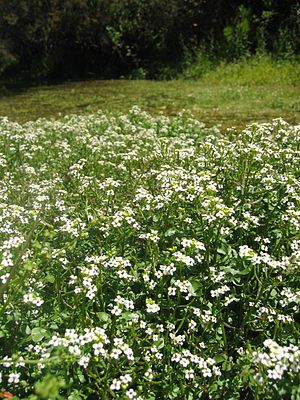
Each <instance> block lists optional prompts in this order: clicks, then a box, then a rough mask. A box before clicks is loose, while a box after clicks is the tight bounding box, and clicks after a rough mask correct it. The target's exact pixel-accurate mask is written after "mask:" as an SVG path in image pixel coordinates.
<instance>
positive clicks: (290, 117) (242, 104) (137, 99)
mask: <svg viewBox="0 0 300 400" xmlns="http://www.w3.org/2000/svg"><path fill="white" fill-rule="evenodd" d="M193 72H195V71H192V73H191V74H190V75H191V76H193ZM194 75H195V73H194ZM186 76H189V74H188V73H187V74H183V78H181V79H178V80H173V81H145V80H137V81H129V80H109V81H108V80H106V81H104V80H98V81H82V82H68V83H64V84H60V85H52V86H40V87H32V88H26V89H24V90H19V91H18V92H16V91H15V92H13V91H12V92H10V93H6V95H2V97H1V98H0V115H1V116H8V117H9V118H10V119H12V120H16V121H19V122H24V121H28V120H33V119H37V118H39V117H54V118H57V117H59V116H60V115H64V114H70V113H80V114H83V113H90V112H93V111H96V110H99V109H101V110H103V111H106V112H127V111H128V109H130V108H131V107H132V106H133V105H138V106H139V107H141V108H142V109H144V110H146V111H149V112H150V113H153V114H157V113H158V112H163V113H165V114H167V115H175V114H176V113H178V112H179V111H180V110H182V109H183V108H185V109H189V110H191V111H192V113H193V114H194V116H195V117H196V118H197V119H199V120H201V121H203V122H205V123H206V124H207V125H209V126H211V125H216V124H221V125H222V127H223V128H226V127H228V126H233V125H235V126H244V125H245V124H246V123H248V122H252V121H269V120H270V119H272V118H276V117H279V116H281V117H283V118H284V119H286V120H287V121H288V122H290V123H297V122H299V115H300V80H299V76H300V64H299V63H291V62H288V61H286V62H283V63H281V64H279V63H278V62H277V63H275V62H272V61H270V60H269V59H263V60H260V61H257V59H254V61H253V60H251V61H249V62H240V63H237V64H223V65H220V66H219V67H218V68H216V69H214V70H212V71H209V72H207V73H206V74H204V75H202V76H201V77H200V78H199V79H197V80H191V79H189V80H188V79H184V77H186Z"/></svg>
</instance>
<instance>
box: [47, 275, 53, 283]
mask: <svg viewBox="0 0 300 400" xmlns="http://www.w3.org/2000/svg"><path fill="white" fill-rule="evenodd" d="M45 281H46V282H49V283H54V282H55V276H53V275H52V274H47V275H46V277H45Z"/></svg>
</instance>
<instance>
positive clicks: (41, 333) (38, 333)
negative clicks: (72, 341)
mask: <svg viewBox="0 0 300 400" xmlns="http://www.w3.org/2000/svg"><path fill="white" fill-rule="evenodd" d="M46 335H47V330H46V329H44V328H33V329H32V331H31V335H30V336H31V339H32V340H33V341H34V342H35V343H38V342H40V341H41V340H42V339H44V337H45V336H46Z"/></svg>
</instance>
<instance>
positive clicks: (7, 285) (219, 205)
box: [0, 108, 300, 400]
mask: <svg viewBox="0 0 300 400" xmlns="http://www.w3.org/2000/svg"><path fill="white" fill-rule="evenodd" d="M0 138H1V147H0V165H1V171H0V173H1V181H0V192H1V204H0V216H1V228H0V235H1V236H0V238H1V256H0V280H1V285H0V297H1V305H0V351H1V357H2V358H1V360H0V362H1V370H2V372H1V383H0V392H1V391H3V392H5V391H8V394H7V396H9V392H11V393H13V394H14V397H15V398H16V399H18V398H19V399H31V400H34V399H48V400H55V399H68V400H79V399H90V400H92V399H143V400H155V399H157V400H160V399H178V400H192V399H194V400H196V399H197V400H198V399H227V400H230V399H231V400H238V399H244V400H246V399H248V400H250V399H256V400H258V399H264V400H276V399H278V400H279V399H280V400H281V399H293V400H296V399H299V396H300V393H299V387H300V386H299V383H300V382H299V365H300V348H299V329H298V328H299V325H298V322H299V321H298V322H297V320H299V302H300V292H299V267H300V237H299V228H300V208H299V202H300V181H299V179H300V176H299V172H300V130H299V126H289V125H288V124H287V123H285V122H284V121H283V120H281V119H277V120H274V121H273V122H272V123H270V124H253V125H252V126H249V127H248V128H247V129H245V130H244V131H243V132H241V133H238V132H234V131H232V132H228V135H227V136H222V135H220V133H219V132H218V130H217V129H206V128H205V127H204V126H203V125H202V124H201V123H199V122H198V121H197V120H194V119H192V118H191V117H190V116H189V115H185V114H184V115H181V116H179V117H177V118H173V119H169V118H167V117H164V116H160V117H156V118H153V117H151V116H149V115H147V114H146V113H143V112H141V111H140V110H138V109H137V108H133V109H132V110H131V112H130V113H129V114H128V115H126V116H125V115H123V116H120V117H111V116H108V115H104V114H102V113H98V114H94V115H90V116H85V117H83V116H81V117H80V116H70V117H65V118H64V119H62V120H61V121H49V120H44V119H42V120H39V121H37V122H29V123H26V124H24V125H18V124H16V123H12V122H9V121H8V120H7V119H2V120H1V123H0ZM0 396H1V393H0Z"/></svg>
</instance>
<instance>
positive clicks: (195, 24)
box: [0, 0, 300, 79]
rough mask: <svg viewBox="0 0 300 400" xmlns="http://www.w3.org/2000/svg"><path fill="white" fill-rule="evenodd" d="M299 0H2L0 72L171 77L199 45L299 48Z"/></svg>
mask: <svg viewBox="0 0 300 400" xmlns="http://www.w3.org/2000/svg"><path fill="white" fill-rule="evenodd" d="M299 37H300V6H299V1H298V0H285V1H280V0H259V1H250V0H248V1H247V0H231V1H226V0H218V1H208V0H168V1H167V0H151V1H148V0H64V1H61V0H10V1H6V0H0V73H1V72H2V73H4V72H5V74H6V76H7V77H8V76H10V77H13V78H16V76H19V77H23V78H25V77H27V78H35V79H38V78H44V77H52V78H71V77H73V78H74V77H93V76H98V77H99V76H100V77H119V76H120V75H130V74H131V76H132V77H155V76H161V77H164V76H170V74H171V73H170V70H172V66H174V64H176V65H177V66H178V63H180V62H181V61H183V60H185V61H186V62H187V61H188V60H192V59H193V54H195V53H196V52H197V51H198V50H199V49H202V51H205V53H207V54H213V55H215V56H218V57H221V58H226V59H234V58H239V57H241V56H245V55H248V54H253V53H257V52H270V53H272V54H281V55H292V54H295V53H298V52H299V47H300V42H299Z"/></svg>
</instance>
